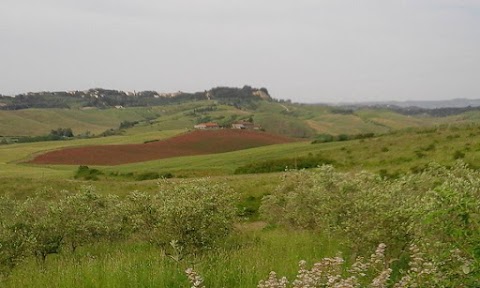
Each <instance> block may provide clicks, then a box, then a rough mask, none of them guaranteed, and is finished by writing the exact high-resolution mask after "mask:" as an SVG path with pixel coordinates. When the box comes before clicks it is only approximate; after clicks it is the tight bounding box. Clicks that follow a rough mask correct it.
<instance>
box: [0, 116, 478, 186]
mask: <svg viewBox="0 0 480 288" xmlns="http://www.w3.org/2000/svg"><path fill="white" fill-rule="evenodd" d="M181 132H182V130H166V131H158V132H145V133H143V134H135V135H126V136H113V137H105V138H96V139H86V140H74V141H57V142H39V143H31V144H15V145H4V146H0V161H1V162H0V167H2V169H1V170H0V176H1V177H12V176H17V177H22V176H24V177H61V178H68V177H69V176H71V175H72V174H73V171H74V170H75V169H76V168H77V167H76V166H68V165H66V166H62V165H46V166H42V165H31V164H24V163H22V161H25V160H27V159H30V158H31V157H32V155H36V154H38V153H41V152H42V151H49V150H54V149H59V148H62V147H77V146H87V145H102V144H105V145H106V144H127V143H143V142H144V141H148V140H154V139H155V140H156V139H164V138H166V137H171V136H173V135H176V134H178V133H181ZM479 133H480V129H479V128H478V126H476V125H463V126H459V127H457V126H451V127H448V126H438V127H437V128H431V129H427V128H425V129H423V130H422V129H417V130H404V131H398V132H395V133H391V134H387V135H384V136H379V137H375V138H369V139H364V140H352V141H342V142H330V143H322V144H311V143H310V141H306V142H299V143H290V144H279V145H271V146H268V147H259V148H253V149H247V150H240V151H234V152H228V153H220V154H214V155H202V156H187V157H176V158H169V159H162V160H155V161H147V162H141V163H133V164H126V165H119V166H111V167H97V168H99V169H101V170H104V171H107V172H121V173H128V172H135V171H136V172H140V171H142V172H144V171H157V172H171V173H173V174H174V175H176V176H178V177H191V176H214V175H231V174H233V172H234V171H235V169H236V168H238V167H240V166H242V165H246V164H249V163H253V162H259V161H266V160H272V159H279V158H295V157H304V156H308V155H321V156H323V157H324V158H327V159H330V160H333V161H334V163H335V164H334V166H337V167H338V168H339V169H342V170H361V169H366V170H371V171H374V172H379V171H380V170H386V171H387V172H390V173H395V172H406V171H410V170H415V169H418V168H421V166H422V165H424V164H426V163H428V162H431V161H436V162H439V163H442V164H451V163H453V162H454V161H455V160H456V159H464V160H465V161H466V162H467V163H470V164H472V165H474V166H475V165H477V164H478V163H479V161H480V153H479V148H480V147H478V143H477V140H476V139H477V138H478V135H479ZM457 151H458V152H457ZM455 153H456V154H455Z"/></svg>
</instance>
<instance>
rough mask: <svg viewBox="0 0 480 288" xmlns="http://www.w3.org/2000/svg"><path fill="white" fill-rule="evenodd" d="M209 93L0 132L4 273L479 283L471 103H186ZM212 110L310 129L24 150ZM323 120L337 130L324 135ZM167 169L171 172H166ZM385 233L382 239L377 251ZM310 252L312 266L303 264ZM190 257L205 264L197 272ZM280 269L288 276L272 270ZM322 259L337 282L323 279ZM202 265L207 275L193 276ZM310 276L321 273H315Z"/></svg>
mask: <svg viewBox="0 0 480 288" xmlns="http://www.w3.org/2000/svg"><path fill="white" fill-rule="evenodd" d="M209 105H210V106H211V102H208V101H203V102H201V103H189V104H184V105H183V106H182V105H179V106H173V105H172V106H167V107H154V108H151V111H153V112H152V113H153V114H155V115H156V116H155V117H156V118H153V114H144V112H138V114H136V113H137V112H135V113H134V112H133V111H129V109H125V110H127V111H128V112H127V111H124V110H118V111H114V110H112V111H110V112H108V113H111V114H115V115H117V113H119V114H122V113H127V114H128V115H132V113H133V114H135V115H134V117H133V116H132V118H125V117H123V116H121V117H122V118H121V121H125V120H128V121H130V120H131V121H137V120H138V121H139V122H138V124H135V125H133V127H129V128H127V129H123V131H120V132H119V133H118V135H113V136H108V137H94V138H88V139H72V140H65V141H51V142H35V143H23V144H8V145H0V181H1V186H0V187H1V189H2V190H1V193H0V202H1V204H0V224H1V231H0V267H1V268H0V275H1V276H0V285H1V286H2V287H191V286H192V285H193V287H203V286H202V285H205V287H256V286H257V285H258V284H259V282H260V281H262V280H264V282H263V284H262V285H264V286H259V287H414V285H417V286H418V287H478V285H480V283H478V280H477V279H478V278H479V277H478V276H479V274H478V273H479V272H478V267H479V266H478V265H479V259H480V256H479V255H480V254H479V251H480V248H479V247H480V246H479V239H480V236H479V235H478V231H480V226H479V223H480V222H479V219H480V211H479V210H478V209H479V208H478V207H480V203H479V202H478V201H479V200H478V199H480V198H479V197H480V192H479V191H480V183H478V179H480V176H479V175H478V172H477V168H478V167H479V166H478V165H479V164H478V163H480V161H479V160H480V144H479V142H478V139H479V137H480V125H479V124H477V122H476V121H477V120H478V115H476V114H475V113H472V112H467V113H466V114H464V115H461V116H459V115H456V116H449V117H444V118H434V117H427V116H425V117H424V118H422V117H416V118H415V117H407V116H404V115H400V114H395V113H393V112H391V111H383V110H368V109H366V110H361V111H359V112H355V113H354V114H353V115H352V114H339V113H332V111H331V109H330V108H326V107H323V106H317V107H316V106H303V105H298V104H289V103H285V105H283V104H282V105H283V106H285V107H287V108H288V111H286V109H285V107H283V106H282V105H279V104H278V103H266V104H261V105H259V107H258V108H257V110H255V111H245V110H240V109H236V108H233V107H230V106H221V105H218V107H216V108H215V109H214V111H208V112H206V113H205V114H201V115H193V114H192V113H191V112H192V110H193V109H199V110H202V109H206V107H210V106H209ZM139 109H140V108H139ZM196 111H198V110H196ZM55 113H58V111H57V112H55ZM65 113H67V112H65ZM82 113H83V112H82ZM91 113H93V114H95V113H97V112H91ZM196 113H197V114H198V113H199V112H196ZM272 114H275V115H276V116H275V117H274V118H270V116H271V115H272ZM45 115H49V114H45ZM159 115H160V116H159ZM137 116H138V117H137ZM150 116H152V117H151V118H149V117H150ZM207 116H208V117H209V119H211V120H213V121H219V122H220V121H222V120H224V121H227V120H228V121H231V119H242V117H252V118H253V120H254V121H255V123H262V127H264V128H265V130H267V132H270V131H273V132H277V133H282V134H284V135H287V136H296V137H300V138H299V139H297V141H294V142H292V143H283V144H273V145H268V146H262V147H255V148H249V147H242V148H249V149H241V150H238V151H230V152H222V153H217V154H208V155H196V156H183V157H173V158H166V159H158V160H152V161H145V162H137V163H128V164H122V165H89V164H88V168H86V169H88V170H85V168H82V169H83V170H82V169H80V167H79V164H76V165H52V164H45V165H43V164H42V165H40V164H32V163H29V161H30V160H31V159H33V158H34V157H36V156H38V155H41V154H43V153H45V152H48V151H55V150H58V149H64V148H76V147H86V146H95V145H112V144H113V145H119V144H143V143H148V142H150V143H157V142H158V141H162V140H167V139H172V137H175V136H178V135H185V133H189V129H188V128H189V127H191V126H192V125H193V124H194V123H196V121H197V120H198V118H199V117H203V118H205V117H207ZM46 117H47V116H46ZM48 117H50V116H48ZM115 117H120V116H118V115H117V116H115ZM129 117H130V116H129ZM53 118H55V117H52V118H51V119H53ZM8 119H10V118H8ZM269 119H276V120H275V121H272V120H269ZM121 121H120V122H121ZM269 121H270V122H269ZM105 123H107V122H105ZM117 123H118V122H117ZM274 123H279V124H278V125H276V124H275V125H274ZM53 125H57V124H53ZM116 125H118V124H115V123H114V122H111V124H108V123H107V124H105V126H102V128H101V129H104V128H107V129H111V128H115V129H117V126H116ZM335 125H337V126H335ZM51 127H57V126H51ZM59 127H60V126H59ZM52 129H53V128H52ZM81 129H83V128H81ZM101 129H99V130H98V131H100V130H101ZM46 130H47V129H46ZM326 133H328V134H331V135H334V136H335V137H336V138H334V139H335V140H334V141H330V140H329V141H325V142H324V141H323V140H322V141H315V139H317V140H318V139H323V138H318V137H320V136H321V135H324V134H326ZM368 133H374V134H372V135H370V134H368ZM367 134H368V137H357V136H358V135H367ZM341 135H346V136H348V137H343V136H342V137H341ZM355 135H357V136H356V137H354V136H355ZM152 141H153V142H152ZM323 142H324V143H323ZM205 143H206V144H205V145H210V146H211V145H213V144H212V142H208V141H206V142H205ZM199 145H201V144H199ZM107 147H108V146H107ZM312 163H314V164H312ZM82 164H83V165H85V163H82ZM323 164H328V165H327V166H321V167H320V168H318V165H323ZM301 168H307V169H302V170H297V169H301ZM249 169H250V170H249ZM255 169H257V170H255ZM81 171H87V172H88V173H90V172H91V171H94V172H93V173H95V177H91V178H88V179H87V178H86V177H84V176H85V175H82V174H81V173H79V172H81ZM265 172H269V173H265ZM155 173H156V174H155ZM245 173H247V174H245ZM167 174H168V175H171V176H172V178H169V179H164V178H162V177H161V175H167ZM142 175H158V177H157V176H155V177H153V178H148V177H146V178H142V177H141V176H142ZM155 178H158V179H155ZM381 243H385V244H386V250H385V251H383V250H382V249H383V248H382V249H380V250H381V251H380V250H378V249H379V248H378V247H383V246H378V245H379V244H381ZM412 245H413V246H412ZM376 249H377V251H376ZM372 255H376V256H372ZM382 255H383V256H382ZM360 256H363V257H364V258H363V260H361V259H362V258H358V257H360ZM325 257H327V258H326V259H327V260H325ZM372 257H373V258H372ZM375 257H377V258H375ZM359 259H360V260H359ZM369 259H370V260H371V259H374V260H375V259H376V260H375V261H377V260H378V262H375V261H374V262H375V263H374V262H371V261H370V260H369ZM415 259H416V260H415ZM419 259H420V260H421V261H420V260H419ZM301 260H305V261H306V263H307V264H306V265H305V266H299V262H300V261H301ZM369 261H370V262H369ZM372 261H373V260H372ZM415 261H417V262H415ZM302 263H303V262H302ZM314 263H317V264H315V265H316V266H313V267H314V269H313V270H311V268H312V265H314ZM302 265H304V264H302ZM302 267H303V268H302ZM315 267H317V268H315ZM355 267H357V268H358V267H363V268H361V269H360V268H358V269H360V270H361V271H360V270H358V269H357V268H355ZM188 268H193V269H194V270H193V272H192V271H190V270H189V271H190V272H189V274H188V275H186V274H185V270H186V269H188ZM315 269H316V270H315ZM322 269H323V270H322ZM356 269H357V270H356ZM362 269H363V270H362ZM390 269H391V270H390ZM271 271H275V272H276V273H277V274H275V275H278V277H277V276H275V275H273V274H270V279H268V278H269V273H270V272H271ZM299 271H301V273H300V272H299ZM319 271H320V272H321V273H324V274H322V275H324V276H325V275H329V277H330V278H329V279H336V280H332V282H331V283H330V284H327V283H325V282H324V281H325V279H326V278H325V277H326V276H325V277H324V276H319V275H320V274H321V273H320V272H319ZM355 271H357V272H358V273H357V272H355ZM195 273H198V274H199V275H201V276H202V277H203V280H204V281H203V284H198V283H197V284H198V285H197V286H195V283H193V284H192V283H190V282H189V279H188V277H195V275H196V274H195ZM299 273H300V274H299ZM315 273H320V274H315ZM355 273H357V274H355ZM361 274H365V276H361ZM281 276H286V277H287V278H288V279H289V280H290V284H289V285H290V286H288V285H287V284H286V283H285V282H282V281H283V280H281ZM322 277H323V278H322ZM362 277H363V278H362ZM382 277H383V278H382ZM307 278H308V279H312V278H314V279H317V280H315V281H317V282H315V283H314V284H312V283H313V282H311V283H310V284H308V285H311V286H306V285H307V284H306V283H307V282H306V281H307ZM327 278H328V277H327ZM295 279H297V280H298V281H299V282H295V283H296V284H295V283H294V280H295ZM265 281H266V282H265ZM302 281H303V282H302ZM309 281H310V280H309ZM312 281H313V280H312ZM322 281H323V282H322ZM349 281H350V282H349ZM355 281H356V282H355ZM375 281H377V282H375ZM382 281H383V282H382ZM402 281H403V282H402ZM373 282H375V283H377V284H375V285H377V286H375V285H373V284H372V283H373ZM347 284H348V285H353V286H346V285H347ZM189 285H190V286H189ZM268 285H270V286H268ZM282 285H283V286H282ZM292 285H296V286H292ZM302 285H304V286H302ZM328 285H330V286H328ZM335 285H337V286H335ZM342 285H344V286H342ZM395 285H397V286H395ZM399 285H404V286H399Z"/></svg>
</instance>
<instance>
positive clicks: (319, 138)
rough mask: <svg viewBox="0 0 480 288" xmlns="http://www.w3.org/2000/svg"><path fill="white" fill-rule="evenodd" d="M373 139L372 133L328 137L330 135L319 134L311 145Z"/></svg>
mask: <svg viewBox="0 0 480 288" xmlns="http://www.w3.org/2000/svg"><path fill="white" fill-rule="evenodd" d="M372 137H375V134H374V133H361V134H355V135H347V134H339V135H336V136H334V135H330V134H319V135H317V136H316V137H315V140H313V141H312V144H318V143H326V142H334V141H348V140H356V139H368V138H372Z"/></svg>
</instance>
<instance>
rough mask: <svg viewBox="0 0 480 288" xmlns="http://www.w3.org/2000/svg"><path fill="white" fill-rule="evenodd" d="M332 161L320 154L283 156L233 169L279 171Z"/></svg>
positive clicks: (251, 171)
mask: <svg viewBox="0 0 480 288" xmlns="http://www.w3.org/2000/svg"><path fill="white" fill-rule="evenodd" d="M333 163H334V161H333V160H330V159H327V158H324V157H323V156H321V155H316V156H314V155H308V156H304V157H297V158H285V159H276V160H266V161H261V162H253V163H250V164H247V165H244V166H240V167H238V168H237V169H236V170H235V174H249V173H252V174H253V173H271V172H281V171H285V169H310V168H316V167H318V166H320V165H325V164H333Z"/></svg>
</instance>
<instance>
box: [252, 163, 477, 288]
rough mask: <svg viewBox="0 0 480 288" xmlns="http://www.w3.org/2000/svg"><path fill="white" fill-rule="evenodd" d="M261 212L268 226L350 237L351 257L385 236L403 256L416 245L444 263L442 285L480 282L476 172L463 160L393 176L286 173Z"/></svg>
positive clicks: (326, 170) (322, 171) (326, 169)
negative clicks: (454, 255)
mask: <svg viewBox="0 0 480 288" xmlns="http://www.w3.org/2000/svg"><path fill="white" fill-rule="evenodd" d="M260 212H261V214H262V215H263V216H264V217H265V219H267V220H268V221H269V222H271V223H273V224H277V225H284V226H289V227H293V228H302V229H310V230H318V231H322V232H324V233H325V232H327V233H330V234H331V235H343V236H344V237H346V238H347V239H351V240H354V242H352V243H351V245H350V246H351V247H352V248H353V250H354V251H357V253H362V252H365V251H367V250H368V249H371V247H372V245H374V243H375V242H377V243H378V242H381V241H382V240H381V239H384V240H385V242H386V243H389V246H390V247H392V249H391V252H390V253H391V254H392V255H395V257H398V258H401V257H402V255H404V254H405V253H406V249H405V247H408V245H409V244H410V243H418V245H419V246H420V247H421V248H422V250H424V251H425V253H426V255H427V256H429V257H430V258H432V259H435V260H436V262H438V263H441V264H442V267H443V268H442V269H443V270H442V271H441V272H442V273H443V274H444V275H448V277H449V280H448V281H450V283H449V285H447V286H449V287H458V286H459V285H460V284H462V285H464V284H465V283H469V284H470V285H471V286H469V287H477V286H478V284H480V283H478V281H477V280H476V279H477V278H478V276H479V274H480V273H479V269H478V267H479V265H480V248H479V247H480V240H479V239H480V173H479V172H477V171H474V170H471V169H469V168H468V167H467V166H466V165H465V164H463V163H457V164H456V165H455V166H453V167H451V168H446V167H442V166H439V165H436V164H431V165H429V166H428V167H426V169H424V170H423V171H420V172H419V173H417V174H407V175H403V176H401V177H399V178H398V179H384V178H380V177H378V176H375V175H374V174H371V173H367V172H361V173H356V174H351V173H340V172H336V171H335V170H334V169H333V168H332V167H330V166H324V167H322V168H319V169H316V170H310V171H297V172H289V173H287V174H286V176H285V178H284V179H283V181H282V183H281V184H280V185H279V187H278V188H277V189H276V190H275V191H274V192H273V193H272V194H271V195H269V196H266V197H265V198H264V199H263V202H262V205H261V207H260ZM451 251H458V255H460V256H458V257H457V258H463V259H465V261H464V263H466V264H464V265H466V266H465V268H464V271H466V272H468V273H464V272H462V269H460V268H459V267H460V266H458V265H457V266H456V265H454V264H451V263H454V262H455V261H453V260H455V259H452V252H451ZM449 265H451V266H449Z"/></svg>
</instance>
